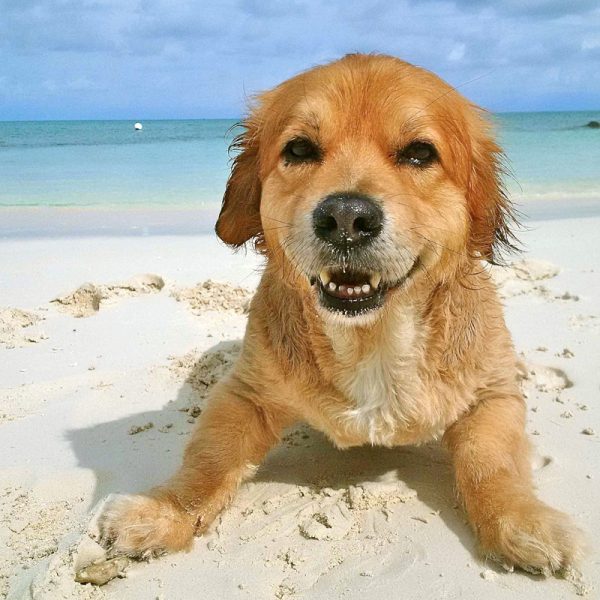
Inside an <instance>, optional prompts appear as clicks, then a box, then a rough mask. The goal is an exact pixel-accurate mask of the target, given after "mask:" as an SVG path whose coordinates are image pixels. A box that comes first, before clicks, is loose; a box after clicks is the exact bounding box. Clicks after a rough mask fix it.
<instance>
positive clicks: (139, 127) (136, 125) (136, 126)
mask: <svg viewBox="0 0 600 600" xmlns="http://www.w3.org/2000/svg"><path fill="white" fill-rule="evenodd" d="M133 128H134V129H135V130H136V131H141V130H142V124H141V123H136V124H135V125H134V126H133Z"/></svg>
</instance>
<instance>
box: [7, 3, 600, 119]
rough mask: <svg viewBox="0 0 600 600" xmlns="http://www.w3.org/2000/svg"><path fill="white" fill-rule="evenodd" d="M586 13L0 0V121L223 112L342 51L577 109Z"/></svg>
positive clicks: (583, 96) (504, 101)
mask: <svg viewBox="0 0 600 600" xmlns="http://www.w3.org/2000/svg"><path fill="white" fill-rule="evenodd" d="M596 7H597V0H580V1H579V2H565V1H564V0H529V1H528V2H522V1H520V0H507V1H506V2H496V1H495V0H494V1H492V0H430V1H419V2H416V0H398V1H396V2H389V0H365V1H361V2H359V1H354V2H350V1H346V2H341V1H340V0H337V1H333V2H329V3H322V2H319V1H317V0H287V1H286V2H285V3H283V2H279V1H275V0H262V1H260V0H222V1H220V2H217V1H216V0H206V1H204V2H200V1H199V0H179V1H178V2H173V1H172V0H20V1H19V2H15V1H14V0H0V14H1V15H2V18H1V19H0V55H1V56H2V61H1V63H0V78H2V81H3V82H4V83H3V84H2V85H1V86H0V89H1V94H2V99H1V100H0V115H2V117H3V118H11V117H12V118H36V117H37V118H42V117H52V118H58V117H65V118H69V117H73V118H74V117H79V118H86V117H95V116H107V117H108V116H115V117H129V116H130V115H131V114H134V113H135V114H137V115H140V116H141V117H144V118H150V117H153V116H154V117H178V116H179V117H202V116H235V115H239V114H240V113H241V112H242V111H243V109H244V101H245V97H246V95H247V94H250V93H252V92H255V91H258V90H261V89H265V88H268V87H270V86H272V85H274V84H276V83H277V82H279V81H281V80H283V79H285V78H287V77H289V76H291V75H293V74H295V73H297V72H299V71H301V70H303V69H305V68H307V67H310V66H312V65H315V64H318V63H322V62H325V61H327V60H331V59H334V58H336V57H339V56H341V55H343V54H345V53H347V52H353V51H364V52H372V51H376V52H384V53H390V54H394V55H397V56H400V57H402V58H405V59H406V60H409V61H411V62H415V63H417V64H420V65H422V66H425V67H426V68H429V69H432V70H434V71H436V72H438V73H439V74H440V75H442V76H443V77H444V78H446V79H447V80H448V81H450V82H451V83H452V84H453V85H462V84H464V83H465V82H468V81H472V80H473V81H472V82H471V83H469V84H467V85H465V86H464V87H461V91H462V92H464V93H465V94H466V95H468V96H470V97H472V98H473V99H474V100H475V101H476V102H479V103H481V104H483V105H484V106H487V107H489V108H492V109H495V110H498V109H501V110H506V109H520V108H525V107H527V108H530V107H534V108H539V109H543V108H560V107H564V108H585V107H587V106H589V105H590V102H592V100H590V99H591V98H593V97H594V95H595V96H596V97H600V68H599V65H598V59H599V52H598V46H597V44H596V42H597V40H598V36H597V31H598V27H600V10H598V8H596ZM482 76H483V77H482ZM578 98H579V99H580V100H578Z"/></svg>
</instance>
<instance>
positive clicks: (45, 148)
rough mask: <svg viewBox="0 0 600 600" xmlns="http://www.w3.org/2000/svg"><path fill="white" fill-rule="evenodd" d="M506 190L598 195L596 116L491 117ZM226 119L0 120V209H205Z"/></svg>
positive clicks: (213, 202) (214, 188)
mask: <svg viewBox="0 0 600 600" xmlns="http://www.w3.org/2000/svg"><path fill="white" fill-rule="evenodd" d="M492 119H493V120H494V122H495V124H496V126H497V135H498V139H499V141H500V143H501V145H502V146H503V148H504V151H505V154H506V157H507V166H508V168H509V172H510V175H509V176H507V178H506V182H505V183H506V187H507V188H508V190H509V193H510V194H511V196H512V197H513V198H514V199H515V200H516V201H517V202H519V203H523V204H525V205H527V204H529V203H530V202H535V201H539V200H548V201H550V200H563V201H565V200H572V201H576V200H577V199H578V198H579V199H586V200H589V199H594V200H600V129H592V128H588V127H586V124H587V123H588V122H589V121H592V120H600V111H598V112H537V113H504V114H496V115H492ZM235 123H236V121H234V120H173V121H166V120H164V121H144V122H143V130H142V131H136V130H134V127H133V121H32V122H25V121H20V122H7V121H4V122H0V182H1V183H0V208H3V207H12V208H13V209H14V208H17V207H71V208H77V207H91V208H96V209H99V208H102V209H109V208H120V209H126V208H151V207H153V208H155V209H156V208H159V209H163V210H170V209H184V208H194V209H207V210H209V211H210V212H214V211H215V210H216V208H217V207H218V205H219V204H220V202H221V197H222V194H223V190H224V188H225V182H226V180H227V176H228V173H229V168H230V162H229V158H230V157H229V155H228V152H227V149H228V146H229V143H230V142H231V140H232V138H233V136H234V135H235V129H234V130H233V131H232V127H233V126H234V125H235Z"/></svg>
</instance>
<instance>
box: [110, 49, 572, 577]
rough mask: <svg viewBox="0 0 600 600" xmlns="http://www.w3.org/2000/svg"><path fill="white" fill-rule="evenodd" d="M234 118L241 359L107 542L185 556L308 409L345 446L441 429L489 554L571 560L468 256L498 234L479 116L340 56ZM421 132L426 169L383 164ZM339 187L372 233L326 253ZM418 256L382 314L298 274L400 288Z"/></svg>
mask: <svg viewBox="0 0 600 600" xmlns="http://www.w3.org/2000/svg"><path fill="white" fill-rule="evenodd" d="M244 128H245V129H244V132H243V133H242V134H241V135H240V136H239V137H238V138H237V141H236V143H235V146H236V149H237V150H238V152H239V153H238V155H237V157H236V158H235V161H234V165H233V170H232V174H231V177H230V179H229V182H228V184H227V188H226V192H225V197H224V201H223V207H222V211H221V215H220V217H219V221H218V223H217V233H218V235H219V236H220V237H221V239H222V240H224V241H225V242H226V243H228V244H230V245H231V246H234V247H238V246H241V245H243V244H246V243H248V242H254V244H255V245H256V247H257V248H258V250H259V251H260V252H262V253H263V254H264V255H265V257H266V268H265V271H264V274H263V277H262V280H261V283H260V285H259V288H258V291H257V293H256V295H255V297H254V299H253V302H252V306H251V310H250V316H249V322H248V328H247V332H246V337H245V340H244V345H243V351H242V354H241V356H240V358H239V360H238V362H237V364H236V365H235V368H234V370H233V372H232V373H231V374H230V375H229V376H228V377H227V378H226V379H225V380H224V381H222V382H220V383H219V384H218V385H217V386H216V387H215V389H214V391H213V393H212V396H211V399H210V402H209V406H208V408H207V410H205V412H204V413H203V415H202V417H201V418H200V419H199V422H198V424H197V427H196V429H195V431H194V433H193V436H192V439H191V441H190V443H189V444H188V447H187V449H186V453H185V457H184V461H183V464H182V466H181V468H180V470H179V471H178V472H177V473H176V474H175V475H174V476H173V477H172V478H171V479H170V480H169V481H167V482H166V483H165V484H164V485H163V486H160V487H159V488H156V489H154V490H151V491H150V492H148V493H147V494H144V495H138V496H133V497H125V498H123V499H121V500H120V501H119V503H117V504H115V505H113V506H112V507H110V508H109V510H108V511H107V513H106V514H105V518H104V521H103V529H104V534H105V539H106V540H107V543H109V544H111V545H112V547H113V549H114V551H115V552H121V553H126V554H130V555H134V556H140V555H145V554H148V553H157V552H162V551H175V550H182V549H186V548H189V546H190V544H191V541H192V536H193V535H194V533H196V534H197V533H200V532H201V531H202V530H203V529H204V528H205V527H206V526H207V525H208V524H210V522H211V521H212V519H214V517H215V516H216V515H217V514H218V512H219V511H220V510H221V509H222V508H223V507H224V506H225V505H226V504H227V503H228V502H229V500H230V499H231V497H232V495H233V494H234V493H235V490H236V488H237V486H238V485H239V482H240V481H241V480H242V479H244V478H245V477H247V476H249V475H250V474H252V472H253V470H254V468H255V466H256V465H257V464H259V463H260V461H261V459H262V458H263V456H264V455H265V454H266V452H267V451H268V450H269V449H270V448H271V447H272V446H273V445H274V444H276V443H277V442H278V440H279V438H280V435H281V432H282V430H283V429H284V428H285V427H287V426H289V425H291V424H293V423H294V422H297V421H304V422H308V423H310V424H311V425H312V426H313V427H315V428H316V429H319V430H320V431H323V432H324V433H325V434H326V435H328V436H329V438H330V439H331V440H332V441H333V442H334V443H335V444H336V445H337V446H339V447H342V448H343V447H349V446H356V445H362V444H382V445H386V446H394V445H401V444H418V443H422V442H426V441H428V440H432V439H435V438H438V437H441V436H443V440H444V442H445V444H446V446H447V447H448V449H449V451H450V453H451V456H452V459H453V463H454V468H455V472H456V482H457V489H458V492H459V494H460V497H461V498H462V501H463V504H464V507H465V510H466V512H467V515H468V518H469V521H470V522H471V524H472V526H473V529H474V531H475V533H476V535H477V536H478V538H479V540H480V543H481V547H482V549H483V551H484V552H485V553H486V554H488V555H491V556H496V557H500V558H501V560H503V561H504V562H505V563H507V564H510V565H517V566H520V567H523V568H525V569H529V570H531V569H534V570H539V571H542V572H554V571H557V570H558V569H560V568H563V567H565V566H568V565H570V564H572V563H573V562H574V561H575V560H576V559H577V557H578V556H579V543H578V533H577V529H576V528H575V527H574V525H573V524H572V523H571V521H570V519H569V518H568V517H567V516H566V515H564V514H562V513H560V512H558V511H555V510H554V509H551V508H549V507H548V506H546V505H545V504H543V503H542V502H541V501H540V500H538V499H537V498H536V496H535V494H534V490H533V486H532V482H531V471H530V464H529V445H528V441H527V438H526V436H525V432H524V429H525V405H524V401H523V398H522V396H521V393H520V391H519V388H518V385H517V377H516V376H517V366H516V363H517V361H516V357H515V353H514V350H513V346H512V342H511V339H510V335H509V333H508V331H507V329H506V326H505V323H504V318H503V314H502V308H501V305H500V303H499V301H498V297H497V293H496V289H495V287H494V285H493V283H492V282H491V281H490V279H489V276H488V274H487V273H486V271H485V268H484V267H483V266H482V259H486V260H488V261H491V262H492V261H498V260H499V258H500V256H501V252H502V251H503V250H505V249H506V248H507V247H509V246H510V245H511V243H512V239H513V238H512V235H511V223H512V220H511V208H510V204H509V202H508V200H507V198H506V196H505V195H504V193H503V192H502V189H501V186H500V181H499V165H500V163H501V154H500V150H499V148H498V147H497V146H496V144H495V142H494V141H493V139H492V137H491V135H490V129H489V126H488V124H487V122H486V120H485V118H484V115H483V114H482V112H481V111H480V110H479V109H478V108H476V107H474V106H473V105H471V104H470V103H469V102H468V101H467V100H465V99H464V98H463V97H462V96H461V95H460V94H458V93H457V92H456V91H455V90H453V89H452V88H450V87H449V86H448V85H447V84H445V83H444V82H442V81H441V80H440V79H439V78H437V77H436V76H435V75H433V74H431V73H428V72H426V71H424V70H422V69H419V68H416V67H413V66H411V65H409V64H407V63H404V62H402V61H400V60H398V59H395V58H391V57H386V56H367V55H351V56H347V57H345V58H343V59H342V60H340V61H337V62H335V63H332V64H330V65H326V66H324V67H319V68H316V69H312V70H310V71H308V72H306V73H304V74H301V75H299V76H297V77H295V78H293V79H291V80H289V81H287V82H284V83H283V84H282V85H280V86H279V87H277V88H275V89H274V90H272V91H269V92H267V93H265V94H263V95H262V96H260V97H259V98H258V99H257V100H256V102H255V105H254V106H253V108H252V110H251V113H250V115H249V117H248V118H247V120H246V121H245V123H244ZM298 134H302V135H304V134H307V135H311V136H315V137H316V138H318V140H319V143H320V144H321V145H322V147H323V148H324V153H323V157H322V160H321V161H320V162H319V163H318V164H310V165H300V166H291V167H290V165H286V164H284V161H282V159H281V151H282V148H283V146H284V144H285V142H286V140H288V139H290V137H292V136H294V135H298ZM419 137H427V138H428V139H433V140H434V142H435V143H436V146H437V147H438V148H439V151H440V157H441V161H440V163H439V164H436V165H434V166H433V167H431V168H430V169H427V170H426V171H424V170H415V169H410V168H407V167H399V166H398V165H397V164H395V162H394V149H395V148H397V147H398V146H401V145H402V144H405V143H407V142H409V141H410V140H412V139H415V138H419ZM337 191H357V192H360V193H362V194H368V195H370V196H372V197H374V198H377V200H378V202H380V203H381V206H382V207H383V210H384V213H385V220H386V221H385V226H384V231H383V233H382V236H381V239H380V240H378V241H377V242H376V243H375V244H373V246H372V248H371V249H370V250H368V251H366V252H364V253H362V254H360V255H359V254H356V253H354V254H353V253H352V252H348V253H346V254H344V255H339V253H338V255H336V253H335V252H334V251H333V250H332V249H331V248H327V247H324V246H323V245H322V244H320V243H319V242H318V240H316V239H315V237H314V235H313V232H312V230H311V218H310V215H311V214H312V210H313V209H314V207H315V206H316V203H317V202H319V201H320V200H321V199H322V198H324V197H326V196H327V195H328V194H330V193H332V192H337ZM415 259H418V262H417V267H418V268H416V269H415V271H414V273H411V275H410V277H408V278H407V279H406V281H405V282H404V284H403V285H402V286H400V287H399V288H398V289H394V290H392V291H390V292H389V293H388V297H387V299H386V302H385V305H384V307H383V308H382V309H380V310H379V311H376V312H374V313H369V314H365V315H364V316H359V317H355V318H354V319H348V318H346V317H344V316H340V315H332V314H331V313H328V312H327V311H326V309H324V308H322V307H320V306H319V305H318V302H317V300H316V295H315V292H314V290H313V289H312V288H311V285H310V281H309V280H310V277H312V276H315V275H316V274H318V272H319V269H320V268H322V267H323V266H327V265H331V264H334V263H335V262H336V261H337V262H344V263H346V264H347V265H348V266H349V267H351V268H356V269H364V268H370V269H371V270H379V271H381V272H382V273H383V277H384V279H385V280H387V281H396V280H401V279H402V277H405V276H406V275H407V272H408V269H409V266H410V265H411V264H413V262H414V261H415Z"/></svg>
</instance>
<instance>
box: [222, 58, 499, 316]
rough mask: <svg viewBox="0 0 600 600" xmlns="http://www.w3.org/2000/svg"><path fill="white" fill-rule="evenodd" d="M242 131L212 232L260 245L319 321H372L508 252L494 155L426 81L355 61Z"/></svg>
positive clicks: (295, 84) (465, 112)
mask: <svg viewBox="0 0 600 600" xmlns="http://www.w3.org/2000/svg"><path fill="white" fill-rule="evenodd" d="M244 126H245V131H244V133H243V134H242V135H241V136H239V137H238V138H237V139H236V142H235V144H234V146H235V147H236V148H237V149H238V150H239V153H238V155H237V156H236V158H235V161H234V166H233V171H232V173H231V177H230V179H229V181H228V183H227V188H226V191H225V196H224V199H223V207H222V210H221V214H220V216H219V220H218V222H217V228H216V229H217V234H218V235H219V237H220V238H221V239H222V240H223V241H225V242H226V243H228V244H231V245H233V246H240V245H242V244H244V243H246V242H247V241H249V240H251V239H254V240H255V242H256V244H257V246H258V247H259V248H260V249H261V250H262V251H264V252H265V253H266V254H267V255H268V256H269V258H270V259H271V260H273V261H277V262H278V263H280V265H281V266H282V272H283V273H286V272H287V273H288V274H289V273H292V274H293V277H292V278H291V281H293V282H294V284H295V285H305V286H309V285H310V286H312V288H313V290H314V298H315V301H316V302H317V306H318V307H319V309H320V311H321V313H322V314H323V316H324V317H325V318H327V317H328V316H331V315H337V318H338V320H339V317H340V316H341V317H342V318H341V320H342V321H343V322H347V323H349V324H351V323H359V322H361V323H364V322H365V318H359V319H357V318H356V317H358V316H359V315H363V316H374V315H376V314H378V313H379V312H380V311H379V310H378V309H380V308H381V307H382V306H384V304H385V303H386V302H388V301H390V299H391V298H392V297H393V296H394V295H395V293H401V291H402V290H407V289H410V287H411V285H412V284H413V283H414V282H415V281H416V280H418V279H419V278H428V279H429V280H430V281H431V282H432V283H439V282H440V281H443V280H444V279H445V278H448V277H452V276H456V274H457V272H458V271H459V270H460V269H461V267H463V266H464V265H465V261H472V260H474V259H479V258H484V259H487V260H489V261H494V259H495V258H497V255H498V251H499V250H501V249H502V247H503V246H504V247H506V246H508V245H509V242H510V232H509V229H508V221H509V220H510V207H509V204H508V201H507V199H506V197H505V196H504V194H503V193H502V189H501V185H500V180H499V172H498V170H499V169H498V167H499V157H500V151H499V148H498V147H497V146H496V144H495V143H494V141H493V140H492V138H491V137H490V134H489V128H488V125H487V123H486V121H485V120H484V118H483V116H482V114H481V111H480V110H479V109H477V108H476V107H474V106H473V105H472V104H470V103H469V102H468V101H467V100H466V99H464V98H463V97H462V96H461V95H460V94H458V93H457V92H456V90H454V89H453V88H451V87H450V86H449V85H447V84H446V83H444V82H443V81H442V80H440V79H439V78H438V77H436V76H435V75H433V74H432V73H429V72H427V71H425V70H423V69H420V68H417V67H414V66H412V65H410V64H407V63H405V62H403V61H400V60H398V59H395V58H392V57H387V56H371V55H349V56H346V57H345V58H343V59H341V60H339V61H337V62H334V63H331V64H329V65H326V66H323V67H318V68H315V69H312V70H310V71H308V72H306V73H303V74H301V75H299V76H297V77H294V78H292V79H290V80H288V81H286V82H284V83H283V84H281V85H280V86H278V87H277V88H275V89H273V90H271V91H269V92H267V93H265V94H263V95H261V96H260V97H259V98H258V101H257V104H256V106H255V107H254V109H253V110H252V111H251V114H250V116H249V117H248V118H247V120H246V121H245V123H244Z"/></svg>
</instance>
